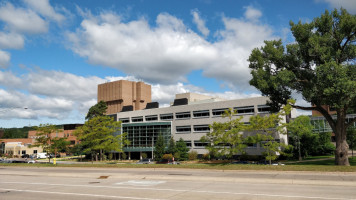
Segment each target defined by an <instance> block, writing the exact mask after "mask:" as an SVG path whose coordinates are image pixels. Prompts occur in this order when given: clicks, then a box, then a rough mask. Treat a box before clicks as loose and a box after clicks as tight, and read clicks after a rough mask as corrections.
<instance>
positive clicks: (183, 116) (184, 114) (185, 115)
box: [176, 112, 190, 119]
mask: <svg viewBox="0 0 356 200" xmlns="http://www.w3.org/2000/svg"><path fill="white" fill-rule="evenodd" d="M189 118H190V112H180V113H176V119H189Z"/></svg>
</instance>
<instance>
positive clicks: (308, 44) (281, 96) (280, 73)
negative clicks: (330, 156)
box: [249, 9, 356, 165]
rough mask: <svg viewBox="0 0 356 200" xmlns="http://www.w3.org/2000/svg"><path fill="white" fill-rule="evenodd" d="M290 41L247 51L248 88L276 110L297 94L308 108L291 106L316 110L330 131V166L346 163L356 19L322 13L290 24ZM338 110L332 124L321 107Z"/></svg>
mask: <svg viewBox="0 0 356 200" xmlns="http://www.w3.org/2000/svg"><path fill="white" fill-rule="evenodd" d="M290 25H291V31H292V34H293V36H294V38H295V42H294V43H292V44H288V45H286V47H284V45H283V44H282V42H281V40H279V41H265V46H263V47H261V48H256V49H254V50H253V51H252V53H251V55H250V57H249V62H250V65H249V67H250V69H252V71H251V74H252V79H251V81H250V84H251V85H253V86H255V87H256V88H257V89H259V90H260V91H261V92H262V94H263V95H267V96H269V97H270V103H269V104H270V105H271V106H272V108H274V110H278V109H279V108H280V107H281V105H284V104H286V103H287V100H288V99H291V98H292V94H294V93H298V94H301V95H302V96H303V99H304V100H306V101H307V102H309V103H311V105H312V106H309V107H307V106H301V105H296V104H293V107H294V108H297V109H302V110H316V111H319V112H320V113H321V114H322V115H323V116H324V117H325V119H326V120H327V121H328V123H329V125H330V127H331V128H332V130H333V132H334V133H335V138H336V150H335V164H337V165H350V164H349V160H348V149H349V146H348V144H347V141H346V130H347V128H348V127H350V126H351V125H352V124H353V123H354V122H355V121H356V118H355V119H353V120H351V121H349V122H347V121H346V120H345V119H346V114H347V113H350V112H355V110H356V65H355V57H356V15H351V14H349V13H348V12H347V11H346V10H345V9H341V10H340V11H338V10H336V9H335V10H334V11H333V12H331V13H330V12H329V11H325V13H324V14H322V15H321V16H320V17H317V18H315V19H314V20H313V21H312V22H310V23H304V24H303V23H302V22H300V21H299V23H297V24H295V23H293V22H290ZM323 105H329V106H331V107H332V108H334V109H335V110H336V112H337V114H336V119H335V120H334V119H333V118H332V116H331V114H330V113H328V111H327V110H326V109H325V108H324V107H323Z"/></svg>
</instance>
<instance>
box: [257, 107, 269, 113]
mask: <svg viewBox="0 0 356 200" xmlns="http://www.w3.org/2000/svg"><path fill="white" fill-rule="evenodd" d="M257 109H258V112H259V113H268V112H270V110H271V109H270V107H269V106H267V105H259V106H257Z"/></svg>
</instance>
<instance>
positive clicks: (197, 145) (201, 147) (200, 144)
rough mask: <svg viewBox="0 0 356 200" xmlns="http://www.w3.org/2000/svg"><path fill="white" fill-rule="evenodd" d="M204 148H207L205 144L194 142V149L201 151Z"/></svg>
mask: <svg viewBox="0 0 356 200" xmlns="http://www.w3.org/2000/svg"><path fill="white" fill-rule="evenodd" d="M206 146H208V143H207V142H200V141H199V140H198V141H194V147H195V148H197V149H203V148H205V147H206Z"/></svg>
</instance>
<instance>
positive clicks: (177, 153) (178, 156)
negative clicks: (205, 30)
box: [173, 152, 180, 160]
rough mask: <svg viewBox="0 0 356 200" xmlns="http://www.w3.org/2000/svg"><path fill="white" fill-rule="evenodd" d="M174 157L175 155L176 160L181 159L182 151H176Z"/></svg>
mask: <svg viewBox="0 0 356 200" xmlns="http://www.w3.org/2000/svg"><path fill="white" fill-rule="evenodd" d="M173 157H174V160H180V153H179V152H175V153H174V155H173Z"/></svg>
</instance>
